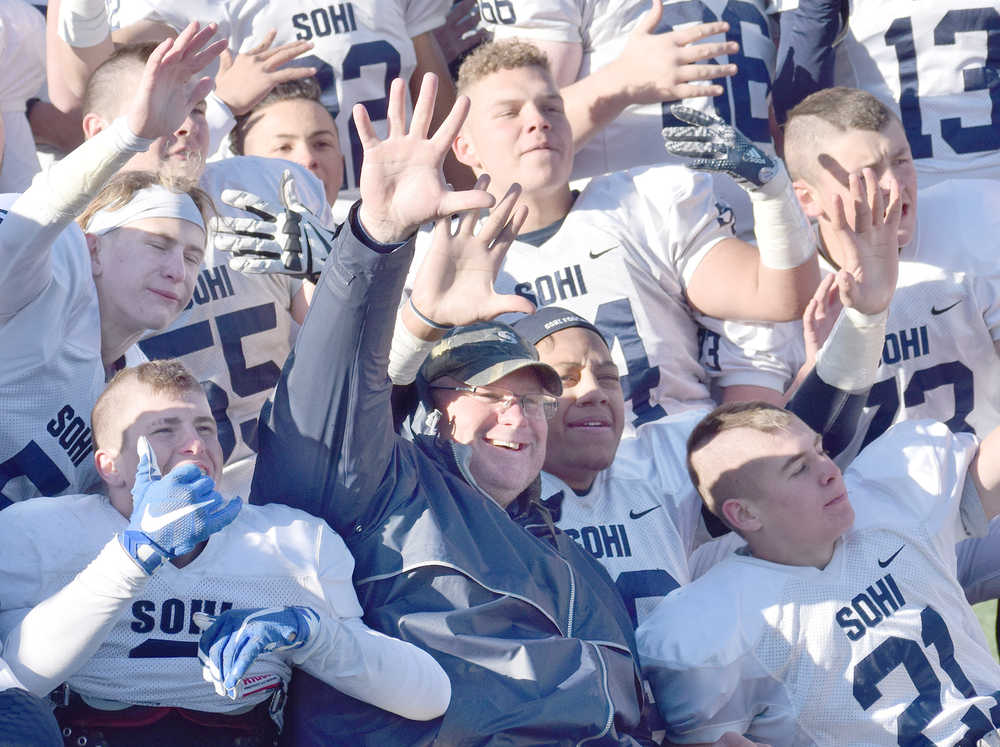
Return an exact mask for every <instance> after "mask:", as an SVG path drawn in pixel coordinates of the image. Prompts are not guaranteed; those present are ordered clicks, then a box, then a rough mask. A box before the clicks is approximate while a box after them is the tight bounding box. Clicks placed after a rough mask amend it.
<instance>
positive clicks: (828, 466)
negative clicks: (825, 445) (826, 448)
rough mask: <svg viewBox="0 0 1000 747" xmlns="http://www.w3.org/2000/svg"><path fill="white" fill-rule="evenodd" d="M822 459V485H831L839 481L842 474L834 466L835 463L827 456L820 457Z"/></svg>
mask: <svg viewBox="0 0 1000 747" xmlns="http://www.w3.org/2000/svg"><path fill="white" fill-rule="evenodd" d="M820 459H822V464H821V465H820V473H819V475H820V478H819V479H820V483H821V484H823V485H829V484H830V483H831V482H833V481H834V480H836V479H837V476H838V475H839V474H840V468H839V467H838V466H837V465H836V464H834V461H833V460H832V459H831V458H830V457H828V456H826V455H825V454H824V455H823V456H821V457H820Z"/></svg>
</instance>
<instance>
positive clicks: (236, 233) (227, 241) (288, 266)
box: [209, 170, 337, 282]
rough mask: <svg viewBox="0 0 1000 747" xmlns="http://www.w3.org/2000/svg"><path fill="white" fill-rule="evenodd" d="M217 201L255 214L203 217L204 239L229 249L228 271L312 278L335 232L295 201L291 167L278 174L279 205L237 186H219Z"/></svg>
mask: <svg viewBox="0 0 1000 747" xmlns="http://www.w3.org/2000/svg"><path fill="white" fill-rule="evenodd" d="M222 201H223V202H225V203H226V204H227V205H231V206H233V207H234V208H237V209H239V210H244V211H246V212H247V213H249V214H251V215H255V216H257V217H256V218H229V217H224V216H213V217H212V218H210V219H209V230H210V238H209V241H211V242H212V247H213V248H214V249H215V250H216V251H219V252H231V253H232V258H231V259H230V260H229V266H230V267H231V268H232V269H234V270H236V271H238V272H248V273H270V274H275V273H276V274H282V275H291V276H293V277H303V278H308V279H309V280H312V281H314V282H315V280H316V279H317V278H318V277H319V274H320V272H322V271H323V265H324V263H325V262H326V258H327V257H328V256H329V255H330V248H331V246H332V244H333V239H334V237H335V236H336V235H337V234H336V231H331V230H330V229H328V228H327V227H326V226H324V225H323V223H322V222H321V221H320V219H319V218H318V217H317V216H315V215H313V214H312V213H311V212H310V211H309V208H307V207H306V206H305V205H303V204H302V202H301V200H299V196H298V192H297V191H296V189H295V178H294V177H293V176H292V172H291V171H287V170H286V171H285V172H284V173H282V175H281V205H280V206H279V205H273V204H271V203H270V202H268V201H267V200H265V199H263V198H261V197H258V196H257V195H253V194H250V193H249V192H245V191H242V190H238V189H225V190H223V191H222Z"/></svg>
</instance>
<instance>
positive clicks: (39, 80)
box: [0, 0, 45, 192]
mask: <svg viewBox="0 0 1000 747" xmlns="http://www.w3.org/2000/svg"><path fill="white" fill-rule="evenodd" d="M0 71H2V73H0V118H2V119H3V127H4V133H3V135H4V136H3V140H4V141H5V142H4V147H3V160H2V162H0V192H23V191H24V190H26V189H27V188H28V185H29V184H31V177H33V176H34V175H35V174H36V173H38V170H39V165H38V156H36V155H35V139H34V137H33V136H32V134H31V127H30V126H29V124H28V119H27V117H25V116H24V107H25V102H26V101H27V100H28V99H30V98H31V97H32V96H36V95H38V93H39V91H40V90H41V88H42V86H43V85H44V84H45V17H44V16H43V15H42V14H41V13H39V12H38V9H37V8H35V7H33V6H32V5H29V4H28V3H26V2H24V0H4V2H3V3H0Z"/></svg>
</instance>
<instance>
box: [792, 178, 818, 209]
mask: <svg viewBox="0 0 1000 747" xmlns="http://www.w3.org/2000/svg"><path fill="white" fill-rule="evenodd" d="M792 189H794V190H795V196H796V197H797V198H798V200H799V205H800V206H801V207H802V212H804V213H805V214H806V215H807V216H808V217H810V218H819V217H821V216H822V215H823V206H822V204H821V203H820V201H819V192H818V191H817V190H816V189H815V188H814V187H813V186H812V185H811V184H809V183H808V182H805V181H802V180H801V179H796V180H795V181H794V182H792Z"/></svg>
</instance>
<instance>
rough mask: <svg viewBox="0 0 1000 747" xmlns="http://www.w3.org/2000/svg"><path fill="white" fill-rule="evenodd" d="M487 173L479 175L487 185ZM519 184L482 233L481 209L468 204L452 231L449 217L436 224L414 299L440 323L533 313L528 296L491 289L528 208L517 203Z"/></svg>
mask: <svg viewBox="0 0 1000 747" xmlns="http://www.w3.org/2000/svg"><path fill="white" fill-rule="evenodd" d="M488 185H489V177H488V176H486V175H485V174H484V175H482V176H480V177H479V179H478V180H477V181H476V185H475V188H476V189H478V190H485V189H486V187H487V186H488ZM520 195H521V187H520V185H517V184H514V185H512V186H511V188H510V189H509V190H508V191H507V194H506V195H504V197H503V199H502V200H500V202H499V203H497V206H496V207H495V208H493V210H492V211H491V212H490V214H489V217H487V218H486V220H485V221H484V222H483V225H482V227H481V228H480V230H479V233H478V234H477V233H475V231H474V229H475V226H476V223H477V222H478V219H479V210H467V211H465V212H463V213H462V214H461V215H460V216H459V219H458V226H457V229H456V230H455V232H454V233H452V221H451V218H450V217H447V218H440V219H439V220H438V222H437V225H435V226H434V240H433V242H432V244H431V248H430V250H429V251H428V252H427V255H426V256H425V257H424V260H423V262H421V264H420V269H419V270H418V271H417V275H416V278H415V279H414V281H413V293H412V294H411V300H412V302H413V305H414V306H416V307H417V308H418V309H419V310H420V312H421V313H422V314H423V315H424V316H427V317H429V318H430V319H432V320H433V321H435V322H437V323H438V324H441V325H448V324H450V325H455V326H458V325H462V324H471V323H472V322H476V321H481V320H488V319H492V318H493V317H495V316H497V315H499V314H503V313H505V312H508V311H523V312H525V313H529V314H530V313H531V312H532V311H534V310H535V308H534V306H533V305H532V303H531V302H530V301H528V300H527V299H525V298H522V297H521V296H517V295H512V294H511V295H507V294H500V293H497V292H496V291H495V290H494V289H493V281H494V280H495V279H496V276H497V273H498V272H499V270H500V266H501V265H502V264H503V260H504V257H505V256H506V254H507V250H508V249H509V248H510V245H511V244H512V243H513V241H514V239H515V238H516V237H517V232H518V230H520V228H521V225H522V224H523V223H524V219H525V218H526V217H527V215H528V210H527V208H526V207H525V206H524V205H520V206H519V205H518V204H517V200H518V198H519V197H520Z"/></svg>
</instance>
